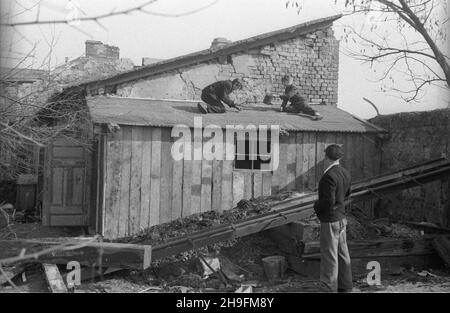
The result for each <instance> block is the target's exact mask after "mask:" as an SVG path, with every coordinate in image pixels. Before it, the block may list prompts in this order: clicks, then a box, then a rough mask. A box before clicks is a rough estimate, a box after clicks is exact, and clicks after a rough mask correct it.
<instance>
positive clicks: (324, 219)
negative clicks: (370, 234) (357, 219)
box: [314, 144, 353, 292]
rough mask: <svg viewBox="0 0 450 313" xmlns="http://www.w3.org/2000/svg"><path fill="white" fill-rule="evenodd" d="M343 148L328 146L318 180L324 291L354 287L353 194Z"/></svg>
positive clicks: (318, 212) (344, 289)
mask: <svg viewBox="0 0 450 313" xmlns="http://www.w3.org/2000/svg"><path fill="white" fill-rule="evenodd" d="M343 155H344V152H343V150H342V148H341V147H340V146H338V145H336V144H332V145H329V146H328V147H327V148H326V149H325V161H324V166H325V172H324V174H323V176H322V178H321V179H320V182H319V199H318V200H317V201H316V202H315V203H314V211H315V212H316V214H317V217H318V218H319V220H320V253H321V260H320V281H321V283H322V285H323V287H324V291H331V292H336V291H339V292H350V291H351V290H352V288H353V283H352V269H351V264H350V254H349V252H348V247H347V236H346V227H347V219H346V217H345V203H344V201H345V198H346V197H347V196H349V195H350V186H351V177H350V173H349V172H348V171H347V170H346V169H345V168H343V167H342V166H341V165H339V159H340V158H342V156H343Z"/></svg>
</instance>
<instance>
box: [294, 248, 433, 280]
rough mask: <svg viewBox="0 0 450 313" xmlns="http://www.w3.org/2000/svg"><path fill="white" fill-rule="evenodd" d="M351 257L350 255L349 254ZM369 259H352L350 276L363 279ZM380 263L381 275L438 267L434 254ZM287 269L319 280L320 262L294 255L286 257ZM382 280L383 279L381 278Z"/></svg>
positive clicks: (390, 259)
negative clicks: (406, 268)
mask: <svg viewBox="0 0 450 313" xmlns="http://www.w3.org/2000/svg"><path fill="white" fill-rule="evenodd" d="M350 255H351V254H350ZM369 261H371V260H370V259H365V258H362V259H358V258H352V262H351V263H352V265H351V266H352V274H353V276H354V277H361V278H365V277H366V276H367V274H368V273H369V270H367V263H368V262H369ZM376 261H377V262H378V263H380V268H381V275H382V276H383V273H384V275H386V274H391V273H392V274H397V273H398V269H399V268H401V267H414V268H433V267H435V266H439V265H440V264H439V260H438V258H437V256H436V255H435V254H424V255H407V256H397V257H377V258H376ZM288 263H289V268H290V269H292V270H293V271H295V272H297V273H299V274H301V275H302V276H304V277H306V278H309V279H319V278H320V277H319V274H320V260H319V259H302V258H300V257H298V256H295V255H289V256H288ZM382 279H383V278H382Z"/></svg>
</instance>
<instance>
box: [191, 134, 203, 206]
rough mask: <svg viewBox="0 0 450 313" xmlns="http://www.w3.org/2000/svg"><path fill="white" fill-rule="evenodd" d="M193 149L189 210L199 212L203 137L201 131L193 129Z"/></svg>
mask: <svg viewBox="0 0 450 313" xmlns="http://www.w3.org/2000/svg"><path fill="white" fill-rule="evenodd" d="M193 137H194V149H193V156H194V158H193V161H192V187H191V188H192V192H191V195H192V196H191V198H192V202H191V212H192V214H196V213H200V212H201V206H202V159H203V137H202V131H201V130H200V131H199V130H198V129H194V136H193ZM196 151H201V152H202V153H201V155H199V156H196V155H195V154H196ZM199 157H200V159H199Z"/></svg>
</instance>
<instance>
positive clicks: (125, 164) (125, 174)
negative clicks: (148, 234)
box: [118, 126, 132, 237]
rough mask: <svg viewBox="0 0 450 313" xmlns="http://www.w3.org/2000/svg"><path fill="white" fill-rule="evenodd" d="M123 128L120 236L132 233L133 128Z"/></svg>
mask: <svg viewBox="0 0 450 313" xmlns="http://www.w3.org/2000/svg"><path fill="white" fill-rule="evenodd" d="M121 128H122V153H121V154H122V166H121V171H122V173H121V178H120V179H121V180H120V206H119V232H118V235H119V237H123V236H127V235H129V234H130V229H129V228H128V226H129V223H128V214H129V207H130V178H131V149H132V148H131V129H132V127H129V126H123V127H121Z"/></svg>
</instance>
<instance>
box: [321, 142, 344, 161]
mask: <svg viewBox="0 0 450 313" xmlns="http://www.w3.org/2000/svg"><path fill="white" fill-rule="evenodd" d="M325 155H326V156H327V157H328V158H329V159H331V160H333V161H336V160H338V159H340V158H342V157H343V156H344V150H343V149H342V148H341V147H340V146H339V145H336V144H332V145H329V146H328V147H326V149H325Z"/></svg>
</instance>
